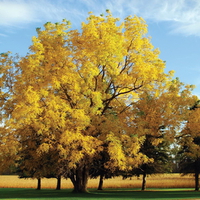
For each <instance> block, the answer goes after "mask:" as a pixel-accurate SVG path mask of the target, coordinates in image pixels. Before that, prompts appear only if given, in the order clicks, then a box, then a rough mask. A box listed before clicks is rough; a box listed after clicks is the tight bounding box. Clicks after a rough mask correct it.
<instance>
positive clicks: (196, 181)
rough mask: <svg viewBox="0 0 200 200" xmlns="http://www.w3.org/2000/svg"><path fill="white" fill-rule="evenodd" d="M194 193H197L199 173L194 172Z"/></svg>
mask: <svg viewBox="0 0 200 200" xmlns="http://www.w3.org/2000/svg"><path fill="white" fill-rule="evenodd" d="M195 191H199V172H195Z"/></svg>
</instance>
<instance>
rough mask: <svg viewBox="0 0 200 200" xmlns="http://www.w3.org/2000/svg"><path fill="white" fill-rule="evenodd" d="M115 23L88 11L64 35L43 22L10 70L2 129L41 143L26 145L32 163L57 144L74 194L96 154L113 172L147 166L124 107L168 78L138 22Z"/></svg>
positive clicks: (62, 27) (65, 26)
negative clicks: (27, 50)
mask: <svg viewBox="0 0 200 200" xmlns="http://www.w3.org/2000/svg"><path fill="white" fill-rule="evenodd" d="M118 24H119V19H117V18H114V17H113V16H112V14H111V13H110V12H109V11H108V12H107V16H105V17H103V16H95V15H93V14H92V13H90V15H89V17H88V19H87V23H82V30H81V32H78V30H69V28H70V23H69V22H68V21H66V20H63V21H62V22H61V23H55V24H54V23H50V22H48V23H46V24H45V25H44V30H41V29H37V34H38V36H37V37H33V44H32V46H31V47H30V53H28V54H27V56H25V57H22V58H21V59H20V60H19V61H18V62H17V63H15V65H14V68H15V69H16V73H15V74H13V76H14V79H15V82H14V85H13V86H12V88H9V89H10V90H11V89H12V90H13V91H14V92H13V95H12V99H11V105H12V106H13V109H12V112H11V113H9V110H8V109H7V108H4V110H5V113H9V114H10V115H11V116H12V117H11V118H9V119H7V123H6V124H7V126H9V127H10V128H11V129H12V130H13V131H14V132H15V134H16V135H18V137H19V138H20V139H21V138H25V140H24V141H26V138H29V137H30V138H32V137H34V135H36V137H37V136H38V137H39V138H40V137H41V138H42V139H41V141H40V143H39V144H38V143H34V144H31V145H33V148H34V155H33V156H34V160H35V159H36V160H37V158H39V156H40V155H41V152H48V151H49V150H50V149H53V146H54V145H55V144H56V145H55V146H56V151H57V152H59V160H58V162H59V163H65V165H66V166H67V168H65V169H67V170H66V172H65V174H66V176H67V177H69V178H70V179H71V181H72V183H73V185H74V191H75V192H86V191H87V181H88V178H89V175H90V174H89V172H90V166H91V163H93V160H94V159H95V158H96V157H99V155H100V154H102V151H105V150H106V152H107V153H108V155H109V160H108V161H106V162H105V163H104V166H105V167H106V168H109V169H112V170H113V171H115V170H116V169H119V170H125V169H129V170H130V169H132V168H133V167H137V166H138V165H139V164H141V163H145V162H148V161H149V159H148V157H147V156H145V155H143V154H142V153H138V152H139V149H140V146H141V144H142V142H143V141H144V137H143V136H140V135H139V134H137V133H136V132H134V131H133V126H134V124H131V123H130V120H129V119H128V118H129V117H126V113H127V112H128V111H129V110H130V109H131V106H129V102H132V103H133V102H136V101H137V100H136V99H137V98H140V96H141V95H142V94H143V93H144V91H151V90H153V88H155V87H156V86H157V85H158V84H159V83H160V82H161V83H163V82H164V81H167V80H168V79H169V77H170V75H167V74H165V73H164V68H165V63H164V62H163V61H162V60H161V59H160V58H159V50H158V49H154V47H153V45H152V44H151V43H150V38H148V37H145V34H146V33H147V25H146V23H145V21H144V20H143V19H142V18H139V17H137V16H134V17H131V16H129V17H127V18H126V19H125V20H124V22H123V23H121V24H119V25H118ZM6 59H7V61H8V60H9V56H8V57H6ZM9 66H10V67H11V66H12V65H9ZM4 67H5V66H4ZM132 103H131V104H132ZM31 129H33V130H34V131H33V132H32V131H30V130H31ZM23 130H25V131H23ZM32 134H33V135H32ZM27 146H29V143H27V144H26V145H24V148H26V147H27ZM105 146H106V149H105V148H104V147H105ZM29 147H30V146H29ZM22 151H23V149H22ZM29 151H31V150H29ZM30 169H31V168H29V170H30Z"/></svg>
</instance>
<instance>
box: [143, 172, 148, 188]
mask: <svg viewBox="0 0 200 200" xmlns="http://www.w3.org/2000/svg"><path fill="white" fill-rule="evenodd" d="M146 177H147V174H146V172H143V177H142V190H143V191H144V190H146Z"/></svg>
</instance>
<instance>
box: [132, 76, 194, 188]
mask: <svg viewBox="0 0 200 200" xmlns="http://www.w3.org/2000/svg"><path fill="white" fill-rule="evenodd" d="M192 89H193V86H189V85H184V84H183V83H181V82H180V81H179V80H178V79H175V80H171V81H170V80H169V82H168V83H167V82H165V83H164V84H160V85H157V87H156V88H154V90H152V91H147V92H146V93H143V94H142V95H141V99H140V100H138V101H137V102H135V103H134V104H133V106H132V107H133V109H132V112H133V113H134V115H133V116H134V118H135V119H133V122H132V123H134V128H135V131H134V132H136V133H138V134H139V135H141V136H142V135H144V136H145V140H144V143H143V144H142V146H141V149H140V152H142V153H143V154H144V155H146V156H147V157H148V158H150V159H152V160H153V161H152V162H149V163H142V164H141V165H140V166H139V168H138V169H136V170H133V173H136V174H137V175H139V174H142V175H143V182H142V190H145V189H146V176H147V175H148V174H153V173H159V172H164V170H165V171H166V170H167V163H168V162H169V158H170V145H171V144H172V143H173V141H174V136H175V133H176V130H177V128H179V127H180V126H181V123H182V122H183V121H184V118H186V117H187V114H188V111H189V110H188V108H189V107H190V106H191V105H192V104H193V103H194V102H195V99H196V98H195V97H194V96H193V95H192V94H191V91H192ZM168 167H169V166H168Z"/></svg>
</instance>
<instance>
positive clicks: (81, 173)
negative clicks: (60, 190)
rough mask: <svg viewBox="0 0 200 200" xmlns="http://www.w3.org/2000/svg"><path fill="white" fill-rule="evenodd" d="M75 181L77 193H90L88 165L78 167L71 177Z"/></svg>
mask: <svg viewBox="0 0 200 200" xmlns="http://www.w3.org/2000/svg"><path fill="white" fill-rule="evenodd" d="M69 178H70V179H71V181H72V183H73V186H74V190H73V192H75V193H88V190H87V183H88V178H89V171H88V169H87V168H86V167H82V168H77V170H76V172H75V173H74V174H73V175H71V176H70V177H69Z"/></svg>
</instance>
